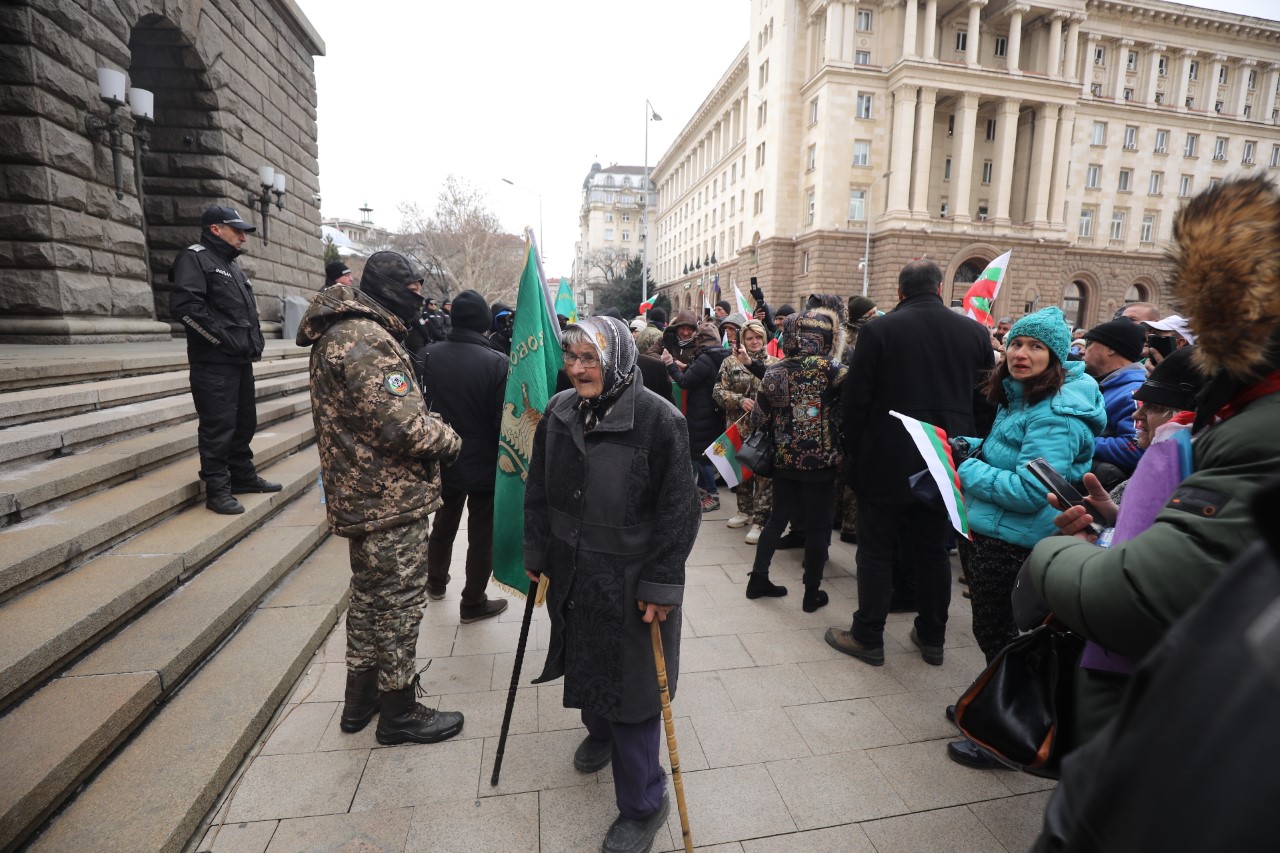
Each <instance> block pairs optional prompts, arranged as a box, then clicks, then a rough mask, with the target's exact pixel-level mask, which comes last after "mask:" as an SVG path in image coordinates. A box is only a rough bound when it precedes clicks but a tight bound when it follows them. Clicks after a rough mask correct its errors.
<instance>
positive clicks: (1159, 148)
mask: <svg viewBox="0 0 1280 853" xmlns="http://www.w3.org/2000/svg"><path fill="white" fill-rule="evenodd" d="M1168 150H1169V131H1167V130H1157V131H1156V153H1157V154H1163V153H1165V152H1166V151H1168Z"/></svg>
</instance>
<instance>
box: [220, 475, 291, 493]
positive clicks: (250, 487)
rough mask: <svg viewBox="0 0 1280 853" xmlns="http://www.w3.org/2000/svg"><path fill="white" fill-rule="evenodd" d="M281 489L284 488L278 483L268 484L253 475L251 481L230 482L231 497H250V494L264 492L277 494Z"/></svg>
mask: <svg viewBox="0 0 1280 853" xmlns="http://www.w3.org/2000/svg"><path fill="white" fill-rule="evenodd" d="M283 488H284V486H282V485H280V484H279V483H269V482H267V481H266V480H264V479H262V478H261V477H259V476H257V475H254V478H253V479H252V480H245V481H243V482H238V481H235V480H233V481H232V482H231V494H233V495H251V494H260V493H265V492H278V491H280V490H281V489H283Z"/></svg>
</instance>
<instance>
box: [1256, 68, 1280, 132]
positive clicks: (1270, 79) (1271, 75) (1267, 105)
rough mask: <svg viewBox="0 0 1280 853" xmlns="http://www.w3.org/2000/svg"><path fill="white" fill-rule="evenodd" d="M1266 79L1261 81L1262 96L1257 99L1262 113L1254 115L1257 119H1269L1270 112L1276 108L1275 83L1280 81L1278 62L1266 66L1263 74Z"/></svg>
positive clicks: (1267, 120)
mask: <svg viewBox="0 0 1280 853" xmlns="http://www.w3.org/2000/svg"><path fill="white" fill-rule="evenodd" d="M1263 76H1264V77H1265V78H1266V79H1265V80H1263V81H1262V83H1261V85H1262V87H1263V88H1262V97H1261V98H1260V99H1259V101H1260V102H1261V103H1262V114H1261V115H1256V116H1254V119H1256V120H1257V121H1266V122H1269V121H1271V113H1273V112H1274V111H1275V108H1276V85H1277V84H1278V83H1280V62H1273V63H1271V64H1270V65H1268V66H1267V73H1266V74H1265V75H1263Z"/></svg>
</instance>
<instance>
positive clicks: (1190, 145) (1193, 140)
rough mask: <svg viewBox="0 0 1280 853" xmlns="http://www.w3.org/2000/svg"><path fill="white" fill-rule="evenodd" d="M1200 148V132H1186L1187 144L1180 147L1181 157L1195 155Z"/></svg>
mask: <svg viewBox="0 0 1280 853" xmlns="http://www.w3.org/2000/svg"><path fill="white" fill-rule="evenodd" d="M1199 150H1200V134H1198V133H1188V134H1187V144H1186V145H1185V146H1184V147H1183V149H1182V156H1183V157H1195V156H1197V153H1198V152H1199Z"/></svg>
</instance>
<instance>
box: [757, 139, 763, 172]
mask: <svg viewBox="0 0 1280 853" xmlns="http://www.w3.org/2000/svg"><path fill="white" fill-rule="evenodd" d="M763 165H764V143H763V142H761V143H760V144H759V145H757V146H756V168H757V169H759V168H760V167H761V166H763Z"/></svg>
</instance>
